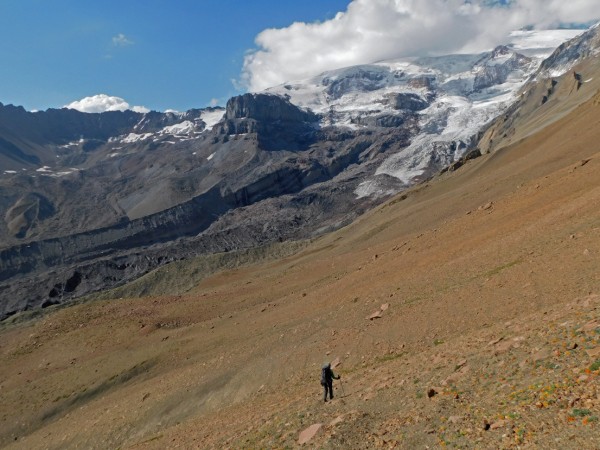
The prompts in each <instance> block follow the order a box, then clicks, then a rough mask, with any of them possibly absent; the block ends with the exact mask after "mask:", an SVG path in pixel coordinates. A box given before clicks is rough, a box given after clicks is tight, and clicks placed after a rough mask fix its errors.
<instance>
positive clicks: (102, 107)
mask: <svg viewBox="0 0 600 450" xmlns="http://www.w3.org/2000/svg"><path fill="white" fill-rule="evenodd" d="M64 107H65V108H69V109H76V110H77V111H81V112H85V113H101V112H106V111H125V110H127V109H130V110H132V111H135V112H140V113H147V112H149V111H150V110H149V109H148V108H146V107H144V106H131V105H129V103H127V102H126V101H125V100H123V99H122V98H121V97H111V96H109V95H106V94H98V95H92V96H91V97H85V98H82V99H81V100H77V101H74V102H71V103H69V104H68V105H65V106H64Z"/></svg>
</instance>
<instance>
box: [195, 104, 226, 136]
mask: <svg viewBox="0 0 600 450" xmlns="http://www.w3.org/2000/svg"><path fill="white" fill-rule="evenodd" d="M223 116H225V110H224V109H217V110H214V111H208V110H205V111H202V113H201V114H200V118H201V119H202V121H203V122H204V123H205V124H206V130H207V131H208V130H212V129H213V127H214V126H215V125H216V124H218V123H219V122H220V121H221V119H222V118H223Z"/></svg>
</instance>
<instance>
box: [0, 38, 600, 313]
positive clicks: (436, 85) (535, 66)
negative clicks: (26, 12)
mask: <svg viewBox="0 0 600 450" xmlns="http://www.w3.org/2000/svg"><path fill="white" fill-rule="evenodd" d="M598 34H599V33H598V28H597V27H595V28H593V29H591V30H589V31H588V32H586V33H584V34H582V35H580V36H578V37H576V38H574V40H572V41H570V42H569V43H566V44H563V45H562V46H561V47H560V48H559V49H557V50H556V51H555V52H554V53H552V55H550V53H551V49H548V48H544V47H543V46H540V45H537V44H536V45H532V46H531V47H527V46H525V45H522V44H513V45H504V46H499V47H497V48H496V49H494V50H493V51H491V52H487V53H482V54H477V55H450V56H443V57H431V58H412V59H404V60H396V61H385V62H381V63H377V64H372V65H366V66H357V67H350V68H345V69H340V70H336V71H331V72H327V73H324V74H321V75H319V76H317V77H314V78H311V79H309V80H304V81H300V82H293V83H286V84H284V85H281V86H278V87H275V88H272V89H269V90H268V91H266V92H263V93H257V94H245V95H242V96H237V97H234V98H232V99H230V100H229V101H228V103H227V106H226V108H207V109H194V110H190V111H187V112H185V113H159V112H150V113H136V112H133V111H124V112H106V113H98V114H87V113H81V112H78V111H75V110H69V109H60V110H48V111H44V112H35V113H32V112H27V111H25V110H24V109H23V108H21V107H15V106H11V105H7V106H5V105H2V104H0V191H1V192H2V195H1V196H0V211H2V213H3V214H2V219H3V220H0V236H1V239H2V240H1V242H2V248H1V249H0V283H1V284H0V318H3V317H6V316H8V315H11V314H14V313H15V312H18V311H21V310H24V309H30V308H38V307H44V306H47V305H51V304H56V303H62V302H66V301H68V300H69V299H72V298H75V297H79V296H82V295H85V294H86V293H89V292H94V291H98V290H103V289H107V288H111V287H114V286H117V285H119V284H123V283H125V282H127V281H130V280H133V279H135V278H137V277H139V276H140V275H143V274H144V273H147V272H148V271H150V270H152V269H154V268H156V267H158V266H160V265H162V264H166V263H168V262H170V261H173V260H177V259H181V258H188V257H191V256H195V255H198V254H206V253H215V252H227V251H235V250H239V249H244V248H249V247H255V246H260V245H263V244H267V243H271V242H276V241H282V240H290V239H304V238H309V237H312V236H317V235H319V234H322V233H324V232H326V231H328V230H332V229H335V228H338V227H341V226H343V225H344V224H347V223H349V222H350V221H352V220H354V219H355V218H356V217H357V216H358V215H360V214H362V213H363V212H364V211H366V210H368V209H369V208H372V207H373V206H374V205H376V204H378V203H379V202H381V201H382V200H383V199H385V198H388V197H389V196H391V195H394V194H396V193H398V192H400V191H402V190H404V189H406V188H408V187H410V186H412V185H414V184H415V183H419V182H421V181H423V180H427V179H429V178H430V177H432V176H434V175H435V174H437V173H439V172H440V171H443V170H447V169H448V168H451V169H452V168H457V167H458V166H459V165H460V164H461V162H462V161H464V160H465V159H468V158H472V157H476V156H477V155H478V154H480V152H481V151H489V150H491V149H493V148H494V144H493V139H494V137H497V136H498V135H499V134H498V133H500V131H499V130H500V129H501V128H502V127H500V126H498V124H497V123H496V122H494V119H495V118H496V117H498V116H500V115H502V114H507V112H510V111H512V110H513V109H514V108H516V106H514V105H516V104H517V103H518V102H517V101H518V100H519V99H522V98H523V96H524V95H525V90H526V89H528V90H531V89H532V88H531V85H532V83H533V84H536V85H544V86H545V83H547V82H548V81H547V80H548V78H549V77H558V76H560V75H562V74H564V73H566V72H568V71H569V69H570V68H571V67H572V66H573V65H574V64H575V63H577V62H578V61H581V60H582V59H585V58H588V57H590V56H595V55H597V54H598V49H599V48H600V45H599V42H598ZM519 37H520V38H522V37H523V35H519ZM527 37H528V38H529V40H522V41H521V42H536V41H535V39H534V38H535V36H534V35H533V34H530V35H528V36H527ZM555 37H556V36H555ZM541 41H542V42H544V41H545V40H544V39H541ZM547 56H550V57H549V58H548V59H546V60H543V58H544V57H547ZM542 61H543V62H542ZM579 81H580V82H582V83H583V82H585V80H579ZM524 86H529V87H528V88H524ZM550 94H551V93H550V92H548V95H550ZM547 100H548V99H546V101H547ZM515 102H517V103H515ZM511 108H512V109H511ZM506 122H507V123H508V118H507V120H506ZM502 133H504V132H502ZM504 134H506V133H504ZM482 138H485V139H486V140H485V142H484V144H485V145H484V146H482V145H480V144H481V143H482V141H481V139H482Z"/></svg>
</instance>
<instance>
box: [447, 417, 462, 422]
mask: <svg viewBox="0 0 600 450" xmlns="http://www.w3.org/2000/svg"><path fill="white" fill-rule="evenodd" d="M461 420H462V417H461V416H450V417H448V422H450V423H458V422H460V421H461Z"/></svg>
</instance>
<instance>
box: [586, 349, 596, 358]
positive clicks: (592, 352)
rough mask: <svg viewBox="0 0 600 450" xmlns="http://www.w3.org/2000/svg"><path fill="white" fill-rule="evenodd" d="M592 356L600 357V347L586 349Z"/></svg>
mask: <svg viewBox="0 0 600 450" xmlns="http://www.w3.org/2000/svg"><path fill="white" fill-rule="evenodd" d="M585 352H586V353H587V354H588V356H589V357H590V358H598V357H600V347H595V348H588V349H587V350H586V351H585Z"/></svg>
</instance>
